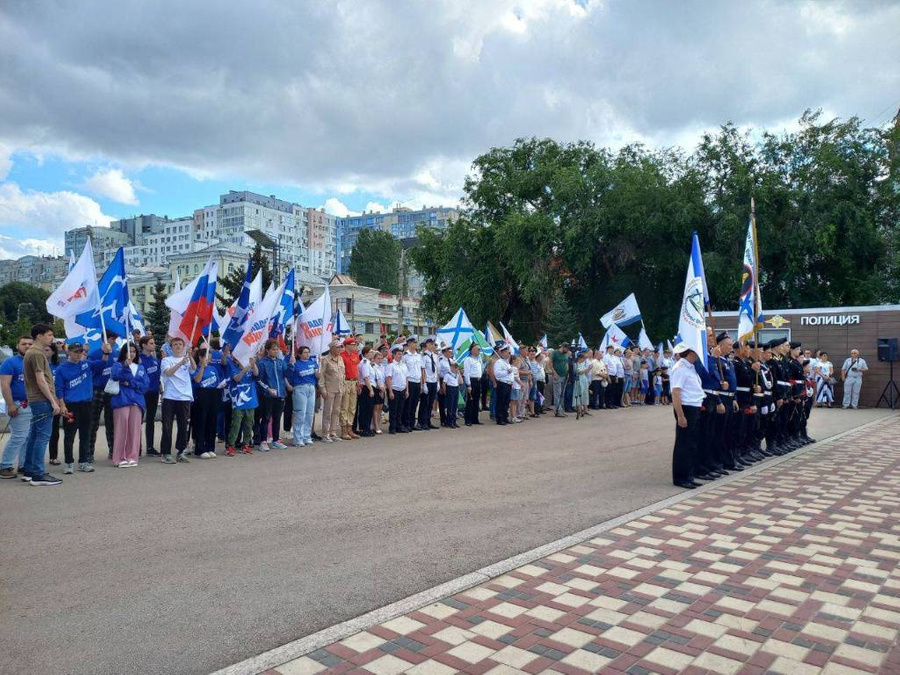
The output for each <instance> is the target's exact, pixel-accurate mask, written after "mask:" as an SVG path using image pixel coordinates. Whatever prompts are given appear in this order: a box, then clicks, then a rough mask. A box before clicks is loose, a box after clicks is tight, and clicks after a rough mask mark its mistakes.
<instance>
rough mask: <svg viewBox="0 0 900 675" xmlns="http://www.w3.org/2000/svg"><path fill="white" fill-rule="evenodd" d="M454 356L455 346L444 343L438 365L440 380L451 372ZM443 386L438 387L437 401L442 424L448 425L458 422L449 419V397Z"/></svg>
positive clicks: (460, 373) (443, 425)
mask: <svg viewBox="0 0 900 675" xmlns="http://www.w3.org/2000/svg"><path fill="white" fill-rule="evenodd" d="M452 358H453V347H451V346H450V345H443V346H442V347H441V355H440V356H439V357H438V365H437V374H438V382H443V381H444V375H446V374H447V373H449V372H450V359H452ZM426 374H427V373H426ZM462 374H463V373H462V371H460V372H459V375H460V378H459V379H460V384H462ZM442 388H443V387H438V393H437V402H438V411H439V412H440V414H441V426H442V427H445V426H447V422H448V421H452V422H456V420H448V419H447V397H446V396H445V395H444V393H443V392H442V391H441V389H442Z"/></svg>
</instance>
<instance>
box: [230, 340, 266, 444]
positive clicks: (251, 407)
mask: <svg viewBox="0 0 900 675" xmlns="http://www.w3.org/2000/svg"><path fill="white" fill-rule="evenodd" d="M258 378H259V368H258V367H257V365H256V357H255V356H251V357H250V362H249V363H248V364H247V365H246V366H242V365H241V364H240V362H239V361H238V360H237V359H236V358H234V357H232V359H231V363H230V364H229V365H228V383H229V389H230V391H231V426H230V427H229V429H228V443H227V445H226V449H225V454H226V455H228V456H229V457H234V455H235V448H236V447H237V446H238V443H239V442H240V447H241V452H243V453H244V454H245V455H252V454H253V449H252V448H251V447H250V446H251V445H252V444H253V423H254V419H255V416H256V409H257V408H258V407H259V397H258V396H257V393H256V381H257V379H258Z"/></svg>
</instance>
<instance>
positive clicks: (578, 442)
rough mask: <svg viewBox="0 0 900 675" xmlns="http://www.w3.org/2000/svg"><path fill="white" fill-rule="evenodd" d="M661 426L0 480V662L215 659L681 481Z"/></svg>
mask: <svg viewBox="0 0 900 675" xmlns="http://www.w3.org/2000/svg"><path fill="white" fill-rule="evenodd" d="M885 414H888V411H885V410H859V411H844V410H816V411H815V412H814V414H813V420H812V423H811V426H810V430H811V434H812V435H814V436H818V437H819V438H825V437H827V436H830V435H832V434H835V433H839V432H841V431H844V430H846V429H849V428H853V427H856V426H859V425H861V424H864V423H866V422H868V421H871V420H872V419H875V418H877V417H880V416H883V415H885ZM483 418H484V419H485V420H487V414H486V413H484V414H483ZM673 426H674V422H673V419H672V413H671V409H665V408H661V407H654V408H634V409H631V410H617V411H599V412H595V413H594V415H593V416H592V417H589V418H586V419H583V420H580V421H576V420H575V418H574V416H570V417H568V418H567V419H553V418H545V419H542V420H537V421H535V420H531V421H528V422H526V423H523V424H520V425H516V426H511V427H507V428H506V429H503V428H498V427H496V426H494V425H485V426H482V427H473V428H462V429H459V430H439V431H431V432H422V433H415V434H409V435H398V436H388V435H387V434H385V435H383V436H380V437H378V438H376V439H369V440H359V441H353V442H343V443H339V444H333V445H326V444H320V443H317V444H315V445H313V446H312V447H309V448H302V449H296V448H292V449H289V450H282V451H272V452H270V453H268V454H261V453H256V454H254V455H253V456H247V457H244V456H238V457H234V458H227V457H222V456H220V457H219V458H218V459H215V460H208V461H204V460H199V459H197V460H195V461H193V462H192V463H191V464H190V465H163V464H161V463H159V462H158V461H145V462H143V463H142V464H141V466H139V467H137V468H136V469H128V470H125V469H114V468H112V467H111V466H109V465H108V464H107V462H106V461H100V462H99V463H98V466H97V469H98V470H97V472H96V473H94V474H91V475H83V474H76V475H75V476H67V477H65V478H66V480H65V483H64V484H63V485H62V486H60V487H58V488H43V489H39V488H34V487H29V486H27V485H25V484H23V483H21V482H19V481H3V482H0V516H2V522H3V533H4V534H3V536H2V545H0V579H2V582H0V673H19V672H38V673H55V672H60V673H72V674H80V673H86V674H87V673H90V674H102V673H116V674H123V675H124V674H130V673H142V674H152V673H160V674H163V673H165V674H167V675H170V674H175V673H208V672H211V671H213V670H216V669H218V668H221V667H223V666H226V665H228V664H230V663H234V662H236V661H239V660H241V659H244V658H247V657H249V656H252V655H254V654H257V653H259V652H262V651H265V650H267V649H271V648H273V647H276V646H278V645H281V644H284V643H286V642H288V641H291V640H294V639H297V638H299V637H302V636H304V635H307V634H309V633H312V632H315V631H317V630H319V629H322V628H324V627H327V626H330V625H332V624H334V623H337V622H339V621H343V620H345V619H348V618H352V617H354V616H357V615H359V614H361V613H364V612H366V611H369V610H371V609H374V608H376V607H379V606H382V605H384V604H387V603H390V602H393V601H395V600H398V599H400V598H403V597H406V596H408V595H411V594H413V593H416V592H418V591H421V590H423V589H426V588H429V587H431V586H434V585H435V584H438V583H441V582H444V581H447V580H449V579H452V578H454V577H456V576H459V575H462V574H465V573H468V572H470V571H472V570H475V569H477V568H480V567H482V566H485V565H488V564H490V563H493V562H495V561H497V560H501V559H504V558H507V557H509V556H512V555H515V554H517V553H520V552H522V551H525V550H528V549H531V548H533V547H536V546H538V545H540V544H543V543H546V542H548V541H551V540H554V539H557V538H559V537H562V536H565V535H568V534H571V533H572V532H575V531H578V530H580V529H583V528H586V527H589V526H591V525H594V524H596V523H599V522H602V521H604V520H607V519H609V518H613V517H615V516H618V515H621V514H623V513H627V512H629V511H632V510H634V509H636V508H640V507H642V506H645V505H647V504H650V503H652V502H655V501H658V500H660V499H664V498H665V497H668V496H670V495H673V494H675V493H676V492H679V491H680V490H679V489H678V488H675V487H673V486H672V485H671V484H670V479H671V476H670V467H671V446H672V437H673ZM102 436H103V435H102V434H100V438H98V456H99V455H101V454H102V452H101V448H105V441H104V440H103V437H102Z"/></svg>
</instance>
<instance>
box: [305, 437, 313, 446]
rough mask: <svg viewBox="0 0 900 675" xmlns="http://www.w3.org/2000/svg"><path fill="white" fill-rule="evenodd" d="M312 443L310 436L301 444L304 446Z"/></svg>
mask: <svg viewBox="0 0 900 675" xmlns="http://www.w3.org/2000/svg"><path fill="white" fill-rule="evenodd" d="M312 444H313V442H312V439H311V438H307V439H306V441H304V443H303V445H306V446H309V445H312Z"/></svg>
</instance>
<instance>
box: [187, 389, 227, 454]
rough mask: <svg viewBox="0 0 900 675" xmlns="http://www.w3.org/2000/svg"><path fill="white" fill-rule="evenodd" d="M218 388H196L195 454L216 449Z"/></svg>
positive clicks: (192, 426) (194, 418)
mask: <svg viewBox="0 0 900 675" xmlns="http://www.w3.org/2000/svg"><path fill="white" fill-rule="evenodd" d="M221 399H222V391H221V390H220V389H197V391H196V398H195V399H194V417H193V420H192V421H191V428H192V429H193V432H194V454H195V455H197V456H200V455H202V454H203V453H205V452H213V451H214V450H215V449H216V418H217V417H218V416H219V401H221Z"/></svg>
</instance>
